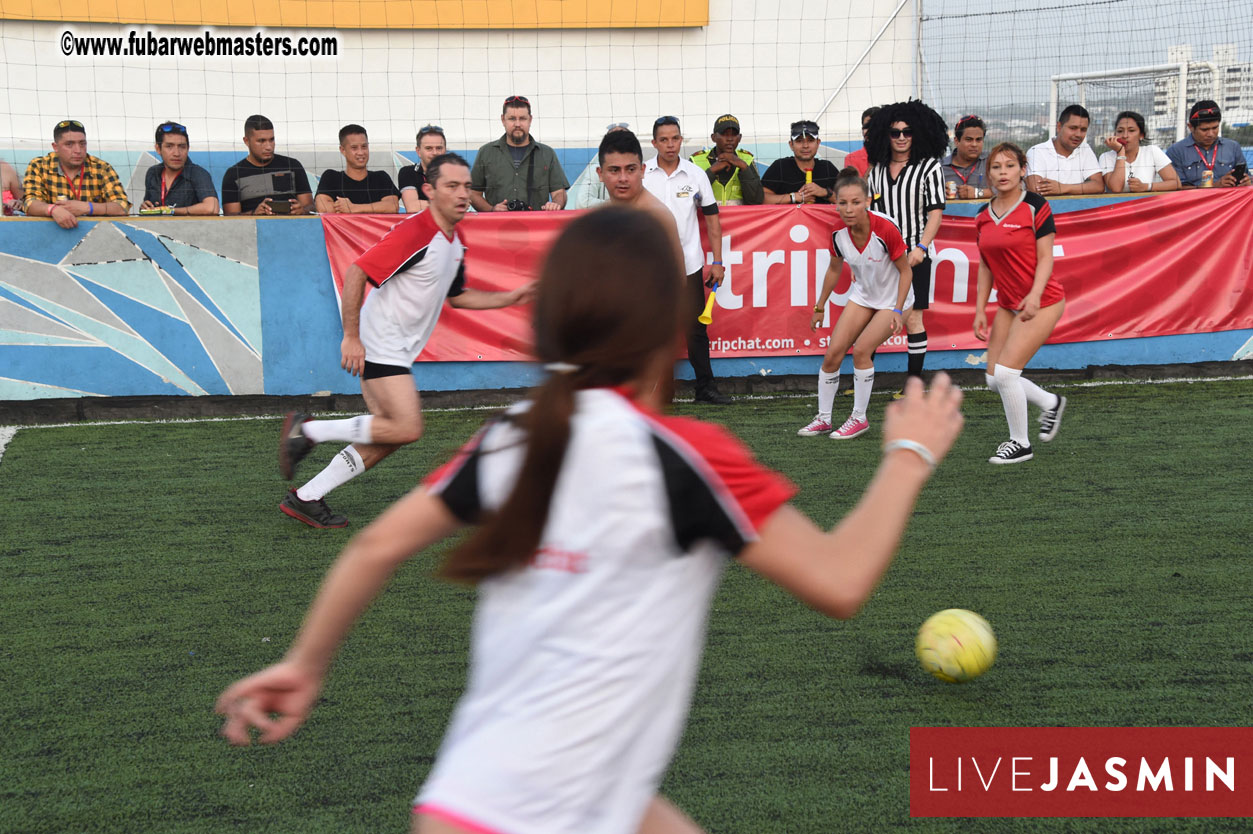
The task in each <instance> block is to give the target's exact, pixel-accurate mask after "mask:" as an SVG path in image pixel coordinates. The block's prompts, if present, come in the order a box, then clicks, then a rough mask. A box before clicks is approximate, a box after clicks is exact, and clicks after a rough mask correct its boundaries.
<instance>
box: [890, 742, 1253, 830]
mask: <svg viewBox="0 0 1253 834" xmlns="http://www.w3.org/2000/svg"><path fill="white" fill-rule="evenodd" d="M909 813H910V816H914V817H1247V816H1253V728H1248V727H913V728H911V729H910V731H909Z"/></svg>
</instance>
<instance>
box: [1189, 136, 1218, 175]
mask: <svg viewBox="0 0 1253 834" xmlns="http://www.w3.org/2000/svg"><path fill="white" fill-rule="evenodd" d="M1192 147H1194V148H1196V155H1197V156H1199V157H1201V164H1202V165H1204V166H1205V167H1206V168H1208V169H1209V170H1211V171H1213V170H1214V163H1216V162H1217V161H1218V143H1217V142H1215V143H1214V153H1213V154H1212V155H1211V156H1210V158H1209V159H1206V158H1205V153H1204V152H1203V151H1202V150H1201V146H1200V145H1193V146H1192Z"/></svg>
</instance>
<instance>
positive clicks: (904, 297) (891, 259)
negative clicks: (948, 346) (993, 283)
mask: <svg viewBox="0 0 1253 834" xmlns="http://www.w3.org/2000/svg"><path fill="white" fill-rule="evenodd" d="M834 191H835V204H836V206H837V207H838V208H839V210H840V219H839V221H838V222H836V224H835V226H834V227H833V228H832V229H831V264H830V265H829V266H828V267H827V274H826V276H825V277H824V278H823V281H822V290H821V291H819V293H818V298H817V299H816V301H817V303H816V304H814V315H813V320H812V321H810V323H809V328H810V329H811V330H814V329H816V328H817V327H818V325H820V324H822V319H823V317H824V316H826V314H827V313H826V311H827V299H829V298H830V297H831V293H832V291H834V290H835V283H836V281H838V280H839V277H840V270H841V269H843V266H844V264H845V263H848V265H849V267H850V268H852V270H853V285H852V287H850V288H849V291H848V302H847V303H846V304H845V305H844V311H843V312H842V313H840V317H839V318H838V319H836V322H835V329H834V330H833V331H832V333H831V344H830V345H829V346H828V347H827V353H826V355H825V356H824V357H823V358H822V367H821V368H819V369H818V416H816V417H814V419H813V420H811V421H809V424H808V425H806V426H805V427H804V428H802V429H801V430H800V431H798V432H797V434H799V435H801V436H802V437H812V436H814V435H818V434H826V433H827V432H830V435H831V439H832V440H850V439H852V438H854V437H859V436H861V435H863V434H865V433H866V432H868V431H869V430H870V421H869V420H867V419H866V409H867V408H869V406H870V392H871V390H873V388H874V352H875V351H876V350H878V348H879V345H881V344H883V343H884V342H885V341H887V339H888V337H889V336H894V335H896V334H897V333H900V332H901V328H902V326H903V324H904V320H905V317H906V316H907V315H908V314H909V311H910V308H912V307H913V305H914V291H913V289H912V288H911V282H912V281H913V272H912V271H911V270H910V267H909V250H908V249H907V248H906V247H905V241H904V240H903V239H902V238H901V233H900V230H899V229H897V228H896V224H895V223H893V222H892V220H891V218H889V217H888V216H887V215H884V214H880V213H879V212H877V211H871V210H870V188H869V186H867V185H866V181H865V180H864V179H862V178H861V175H859V174H858V173H857V169H856V168H845V169H844V170H843V171H842V172H841V173H840V176H839V177H838V178H837V179H836V181H835V188H834ZM854 343H856V346H855V347H854ZM850 347H852V348H853V413H852V414H850V415H849V417H848V419H847V420H845V421H844V424H843V425H842V426H840V427H839V428H838V429H834V430H833V426H832V424H831V407H832V406H833V405H834V404H835V392H836V391H837V390H839V386H840V363H841V362H843V361H844V354H846V353H848V349H849V348H850Z"/></svg>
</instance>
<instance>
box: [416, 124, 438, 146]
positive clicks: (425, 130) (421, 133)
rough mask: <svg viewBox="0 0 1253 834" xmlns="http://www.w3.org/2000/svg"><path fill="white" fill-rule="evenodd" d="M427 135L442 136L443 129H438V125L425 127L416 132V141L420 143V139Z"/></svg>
mask: <svg viewBox="0 0 1253 834" xmlns="http://www.w3.org/2000/svg"><path fill="white" fill-rule="evenodd" d="M428 133H434V134H435V135H436V136H443V135H444V129H443V128H442V127H440V126H439V125H427V126H426V127H424V128H422V129H421V130H419V131H418V141H419V142H421V141H422V137H423V136H425V135H427V134H428Z"/></svg>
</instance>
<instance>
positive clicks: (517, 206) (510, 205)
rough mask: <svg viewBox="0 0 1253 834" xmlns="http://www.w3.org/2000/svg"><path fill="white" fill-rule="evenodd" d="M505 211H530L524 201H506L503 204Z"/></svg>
mask: <svg viewBox="0 0 1253 834" xmlns="http://www.w3.org/2000/svg"><path fill="white" fill-rule="evenodd" d="M505 210H506V211H530V210H531V204H530V203H528V202H527V201H526V200H508V201H506V202H505Z"/></svg>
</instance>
